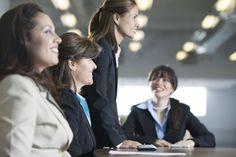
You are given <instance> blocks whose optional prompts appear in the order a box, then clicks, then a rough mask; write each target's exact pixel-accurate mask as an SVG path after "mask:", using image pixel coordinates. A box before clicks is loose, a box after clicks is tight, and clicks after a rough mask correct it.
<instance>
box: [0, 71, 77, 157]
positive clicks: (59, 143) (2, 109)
mask: <svg viewBox="0 0 236 157" xmlns="http://www.w3.org/2000/svg"><path fill="white" fill-rule="evenodd" d="M72 136H73V135H72V131H71V129H70V127H69V125H68V123H67V121H66V119H65V118H64V116H63V112H62V111H61V109H60V108H59V106H58V105H57V103H56V102H55V100H54V99H53V98H52V96H51V95H50V94H49V92H48V91H47V90H46V89H45V88H43V87H42V86H40V85H37V84H36V83H35V82H34V81H33V80H32V79H31V78H29V77H25V76H21V75H10V76H7V77H6V78H4V79H3V80H2V81H1V82H0V156H1V157H65V156H66V157H67V156H68V157H69V156H70V155H69V153H68V152H67V151H66V150H67V148H68V147H69V144H70V143H71V140H72Z"/></svg>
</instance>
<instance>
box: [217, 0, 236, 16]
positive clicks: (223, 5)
mask: <svg viewBox="0 0 236 157" xmlns="http://www.w3.org/2000/svg"><path fill="white" fill-rule="evenodd" d="M235 3H236V2H235V0H218V1H217V2H216V4H215V8H216V10H217V11H218V12H221V13H226V14H228V13H231V12H232V11H233V10H234V9H235Z"/></svg>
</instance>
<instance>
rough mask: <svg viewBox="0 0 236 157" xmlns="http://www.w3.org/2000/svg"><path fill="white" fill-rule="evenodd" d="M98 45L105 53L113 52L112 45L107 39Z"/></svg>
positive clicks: (100, 41)
mask: <svg viewBox="0 0 236 157" xmlns="http://www.w3.org/2000/svg"><path fill="white" fill-rule="evenodd" d="M98 44H99V45H100V46H101V48H102V51H103V52H104V51H112V48H111V44H110V43H109V42H108V41H107V40H106V39H105V38H103V39H101V40H99V41H98Z"/></svg>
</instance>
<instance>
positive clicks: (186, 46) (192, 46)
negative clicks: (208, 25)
mask: <svg viewBox="0 0 236 157" xmlns="http://www.w3.org/2000/svg"><path fill="white" fill-rule="evenodd" d="M196 48H197V45H196V44H195V43H194V42H191V41H188V42H185V43H184V45H183V50H184V51H185V52H191V51H193V50H195V49H196Z"/></svg>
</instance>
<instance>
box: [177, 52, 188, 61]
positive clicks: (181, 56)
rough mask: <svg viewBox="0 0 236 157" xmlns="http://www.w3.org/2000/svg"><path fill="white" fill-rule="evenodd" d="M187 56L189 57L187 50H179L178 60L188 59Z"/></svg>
mask: <svg viewBox="0 0 236 157" xmlns="http://www.w3.org/2000/svg"><path fill="white" fill-rule="evenodd" d="M187 57H188V53H186V52H185V51H178V52H177V54H176V59H177V60H178V61H182V60H184V59H186V58H187Z"/></svg>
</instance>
